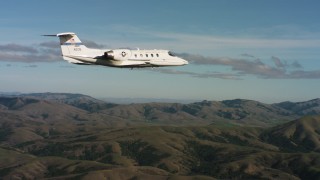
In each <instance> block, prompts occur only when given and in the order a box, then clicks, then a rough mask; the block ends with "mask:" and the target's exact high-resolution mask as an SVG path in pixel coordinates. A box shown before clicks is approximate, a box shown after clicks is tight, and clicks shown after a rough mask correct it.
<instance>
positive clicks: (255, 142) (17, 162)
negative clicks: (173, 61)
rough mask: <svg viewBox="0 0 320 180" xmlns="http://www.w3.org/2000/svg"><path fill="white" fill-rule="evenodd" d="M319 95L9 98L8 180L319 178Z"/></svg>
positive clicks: (0, 148)
mask: <svg viewBox="0 0 320 180" xmlns="http://www.w3.org/2000/svg"><path fill="white" fill-rule="evenodd" d="M318 102H319V100H318V99H316V100H311V101H307V102H299V103H292V102H290V103H289V102H284V103H279V104H271V105H270V104H264V103H260V102H257V101H252V100H243V99H235V100H227V101H221V102H218V101H202V102H196V103H190V104H180V103H142V104H130V105H118V104H112V103H107V102H103V101H100V100H96V99H94V98H91V97H89V96H85V95H80V94H64V93H59V94H56V93H45V94H28V95H18V96H4V97H0V155H1V156H0V179H19V178H20V179H45V178H53V179H99V178H110V179H215V178H217V179H320V170H319V167H320V140H319V139H320V115H319V113H318V108H319V105H317V104H318ZM309 114H317V115H313V116H310V115H309ZM305 115H307V116H305ZM301 116H303V117H301ZM277 124H278V125H277ZM239 125H240V126H239Z"/></svg>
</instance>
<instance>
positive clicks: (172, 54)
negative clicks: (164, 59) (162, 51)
mask: <svg viewBox="0 0 320 180" xmlns="http://www.w3.org/2000/svg"><path fill="white" fill-rule="evenodd" d="M168 54H169V55H170V56H176V55H175V54H174V53H173V52H171V51H169V52H168Z"/></svg>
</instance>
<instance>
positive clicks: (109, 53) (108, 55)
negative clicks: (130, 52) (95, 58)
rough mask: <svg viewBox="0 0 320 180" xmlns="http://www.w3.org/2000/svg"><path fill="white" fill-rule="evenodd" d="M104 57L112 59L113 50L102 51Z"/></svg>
mask: <svg viewBox="0 0 320 180" xmlns="http://www.w3.org/2000/svg"><path fill="white" fill-rule="evenodd" d="M104 57H105V58H107V59H111V60H114V52H113V51H107V52H104Z"/></svg>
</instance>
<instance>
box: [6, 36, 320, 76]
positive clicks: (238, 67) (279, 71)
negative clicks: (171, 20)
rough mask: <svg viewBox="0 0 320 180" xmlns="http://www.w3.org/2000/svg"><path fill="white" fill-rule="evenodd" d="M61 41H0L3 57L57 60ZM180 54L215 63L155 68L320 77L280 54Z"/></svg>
mask: <svg viewBox="0 0 320 180" xmlns="http://www.w3.org/2000/svg"><path fill="white" fill-rule="evenodd" d="M84 43H85V44H86V45H88V46H89V47H93V48H103V47H105V46H104V45H100V44H97V43H95V42H93V41H84ZM60 54H61V52H60V46H59V43H58V42H56V41H47V42H42V43H39V44H34V45H30V46H28V45H20V44H13V43H11V44H3V45H0V61H6V62H25V63H34V62H54V61H60V60H61V55H60ZM179 56H180V57H182V58H184V59H187V60H188V61H189V62H190V65H193V66H195V65H206V66H209V67H212V69H213V70H212V72H203V73H199V72H193V71H181V70H175V69H168V68H159V69H157V70H155V71H156V72H159V73H164V74H176V75H187V76H191V77H195V78H218V79H232V80H241V79H244V78H245V76H254V77H257V78H262V79H320V69H319V70H313V71H308V70H305V69H304V68H303V67H302V65H301V64H300V63H299V62H297V61H294V62H292V63H288V62H287V61H284V60H281V59H280V58H278V57H276V56H272V57H271V58H270V61H269V63H265V61H262V60H260V59H259V58H257V57H255V56H253V55H250V54H247V53H246V54H242V55H241V58H229V57H206V56H202V55H195V54H188V53H182V54H179ZM215 66H223V67H226V68H229V70H228V73H226V72H217V71H216V70H215V69H216V68H215Z"/></svg>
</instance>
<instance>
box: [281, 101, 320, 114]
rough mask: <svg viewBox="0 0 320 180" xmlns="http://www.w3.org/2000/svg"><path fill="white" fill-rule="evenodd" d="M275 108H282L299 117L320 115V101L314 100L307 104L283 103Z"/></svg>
mask: <svg viewBox="0 0 320 180" xmlns="http://www.w3.org/2000/svg"><path fill="white" fill-rule="evenodd" d="M275 106H278V107H281V108H283V109H286V110H288V111H291V112H292V113H295V114H297V115H316V114H320V99H313V100H310V101H306V102H298V103H293V102H289V101H288V102H282V103H278V104H275Z"/></svg>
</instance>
